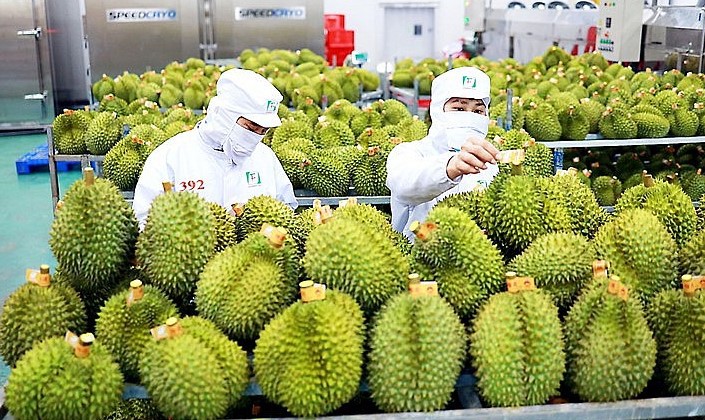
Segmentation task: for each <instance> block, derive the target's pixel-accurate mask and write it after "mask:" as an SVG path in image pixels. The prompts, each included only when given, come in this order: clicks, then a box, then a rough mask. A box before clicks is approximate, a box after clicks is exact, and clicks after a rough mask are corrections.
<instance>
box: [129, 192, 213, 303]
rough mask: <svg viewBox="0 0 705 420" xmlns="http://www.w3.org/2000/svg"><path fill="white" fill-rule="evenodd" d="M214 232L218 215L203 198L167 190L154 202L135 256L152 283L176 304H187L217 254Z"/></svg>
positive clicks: (138, 241)
mask: <svg viewBox="0 0 705 420" xmlns="http://www.w3.org/2000/svg"><path fill="white" fill-rule="evenodd" d="M175 226H176V227H177V228H175ZM215 234H216V232H215V217H214V216H213V214H212V213H211V211H210V207H209V205H208V203H207V202H206V201H205V200H204V199H203V198H201V197H200V196H198V195H196V194H195V193H191V192H178V193H177V192H171V191H167V192H165V193H164V194H162V195H160V196H158V197H157V198H155V199H154V201H153V202H152V205H151V207H150V209H149V213H148V215H147V224H146V225H145V228H144V231H143V232H142V233H141V234H140V236H139V239H138V240H137V253H136V256H137V259H138V261H139V263H140V265H141V266H142V268H143V270H144V273H145V274H146V275H147V278H148V279H149V281H150V282H151V283H152V284H154V285H155V286H157V287H158V288H159V289H161V290H162V291H163V292H165V293H166V294H167V296H169V297H170V298H171V299H173V300H174V302H175V303H177V305H182V304H186V303H188V301H189V299H190V296H191V294H192V293H193V291H194V290H195V288H196V281H197V280H198V276H199V275H200V273H201V271H202V270H203V267H204V266H205V265H206V262H208V260H209V259H210V257H211V256H212V255H213V253H214V250H215V244H216V236H215Z"/></svg>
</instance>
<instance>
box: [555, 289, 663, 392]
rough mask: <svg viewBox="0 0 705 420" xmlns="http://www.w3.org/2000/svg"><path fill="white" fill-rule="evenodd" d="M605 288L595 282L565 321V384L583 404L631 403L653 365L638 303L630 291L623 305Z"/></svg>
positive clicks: (652, 349) (652, 344) (653, 354)
mask: <svg viewBox="0 0 705 420" xmlns="http://www.w3.org/2000/svg"><path fill="white" fill-rule="evenodd" d="M615 279H616V276H613V278H612V280H615ZM608 283H609V280H608V279H607V278H601V279H595V280H594V281H593V283H592V284H591V285H590V286H589V287H588V288H587V289H585V290H584V291H583V293H582V294H581V295H580V297H579V298H578V301H577V302H576V303H575V305H574V306H573V307H572V308H571V310H570V312H569V313H568V316H567V317H566V320H565V337H566V356H567V357H566V359H567V373H568V375H567V376H568V381H569V384H570V387H571V389H572V390H573V392H575V393H576V394H577V395H578V396H579V397H580V399H582V400H584V401H618V400H624V399H629V398H634V397H636V396H637V395H638V394H639V393H641V391H642V390H643V389H644V388H645V387H646V384H647V382H648V381H649V379H651V375H652V373H653V370H654V365H655V363H656V342H655V341H654V339H653V337H652V334H651V331H650V330H649V326H648V325H647V323H646V319H645V316H644V312H643V309H642V305H641V303H640V302H639V299H638V298H637V296H635V294H634V293H633V290H631V289H629V290H628V292H629V294H628V298H627V299H626V300H623V299H622V298H620V297H618V296H617V295H614V294H610V293H609V292H608V291H607V290H608Z"/></svg>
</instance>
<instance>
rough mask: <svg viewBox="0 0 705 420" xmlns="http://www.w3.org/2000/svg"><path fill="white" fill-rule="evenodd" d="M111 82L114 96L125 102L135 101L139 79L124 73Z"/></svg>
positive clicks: (134, 75)
mask: <svg viewBox="0 0 705 420" xmlns="http://www.w3.org/2000/svg"><path fill="white" fill-rule="evenodd" d="M113 81H114V84H113V89H114V93H115V96H117V97H119V98H122V99H124V100H125V101H126V102H132V101H134V100H135V99H137V84H138V83H139V81H140V79H139V77H138V76H137V75H136V74H131V73H128V72H127V71H124V72H123V73H122V75H120V76H118V77H116V78H115V79H114V80H113Z"/></svg>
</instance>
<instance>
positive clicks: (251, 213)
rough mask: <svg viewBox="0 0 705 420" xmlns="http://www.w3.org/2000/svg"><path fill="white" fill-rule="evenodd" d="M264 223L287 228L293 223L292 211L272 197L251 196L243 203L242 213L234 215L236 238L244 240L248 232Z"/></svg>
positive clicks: (259, 227)
mask: <svg viewBox="0 0 705 420" xmlns="http://www.w3.org/2000/svg"><path fill="white" fill-rule="evenodd" d="M236 214H237V213H236ZM265 223H267V224H270V225H272V226H280V227H283V228H284V229H286V230H288V229H289V228H290V227H291V226H292V225H293V224H294V211H293V210H292V209H291V207H289V206H287V205H286V204H284V203H282V202H281V201H279V200H277V199H276V198H274V197H271V196H268V195H258V196H256V197H252V198H250V199H249V200H247V202H246V203H244V205H243V206H242V213H240V214H238V215H237V217H236V224H237V237H238V239H239V240H244V239H245V238H246V237H247V236H248V235H249V234H251V233H253V232H259V231H260V229H262V225H263V224H265Z"/></svg>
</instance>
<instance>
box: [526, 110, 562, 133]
mask: <svg viewBox="0 0 705 420" xmlns="http://www.w3.org/2000/svg"><path fill="white" fill-rule="evenodd" d="M524 124H525V128H526V131H528V132H529V134H530V135H531V137H533V138H535V139H536V140H537V141H552V140H558V139H560V138H561V133H562V129H561V123H560V121H559V120H558V114H557V113H556V110H555V109H553V107H552V106H551V105H550V104H547V103H542V104H540V105H537V106H536V108H533V109H531V110H530V111H528V112H527V113H526V119H525V123H524Z"/></svg>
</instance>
